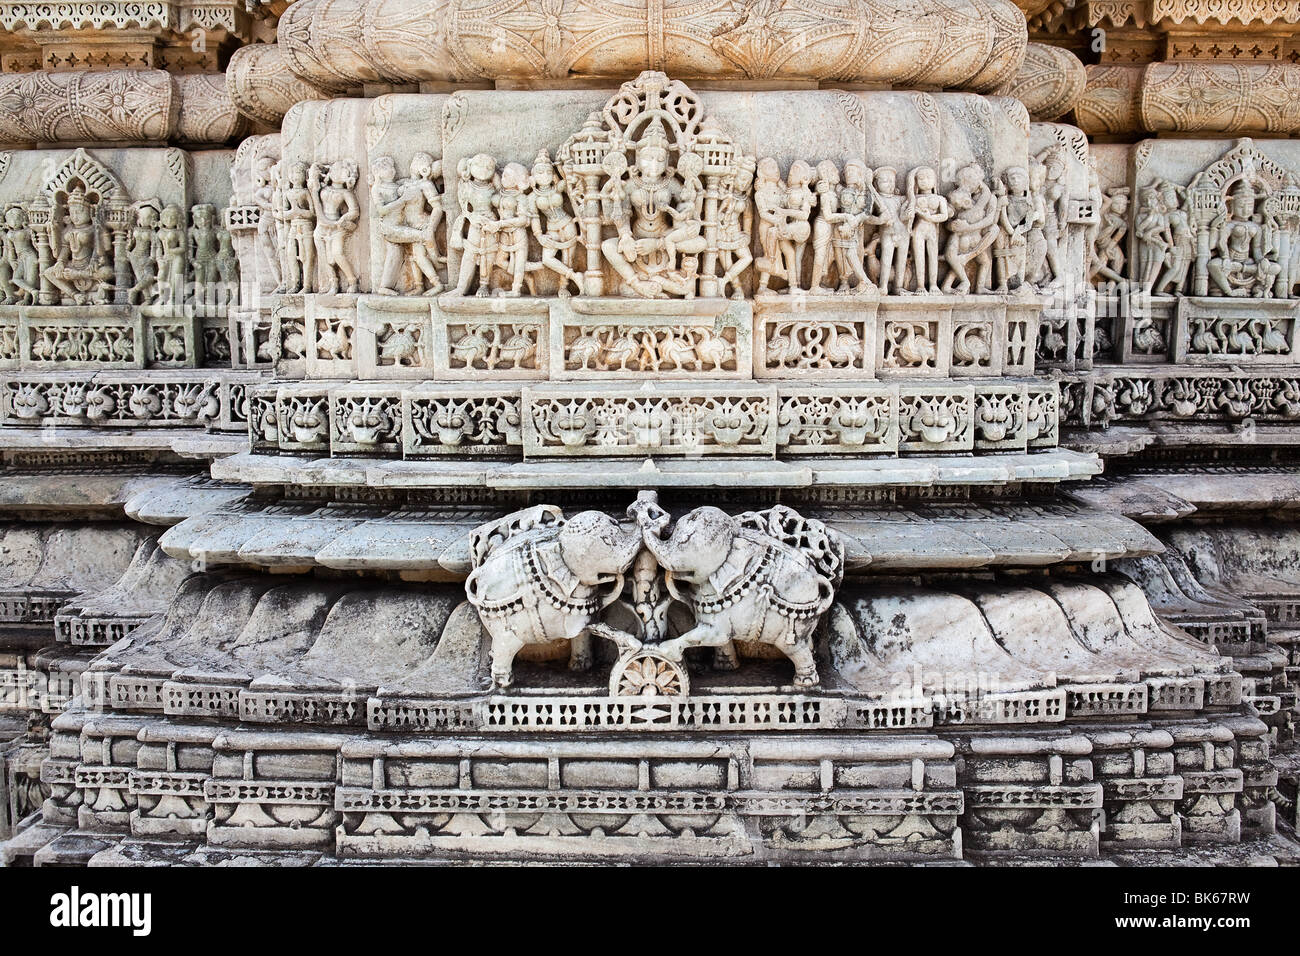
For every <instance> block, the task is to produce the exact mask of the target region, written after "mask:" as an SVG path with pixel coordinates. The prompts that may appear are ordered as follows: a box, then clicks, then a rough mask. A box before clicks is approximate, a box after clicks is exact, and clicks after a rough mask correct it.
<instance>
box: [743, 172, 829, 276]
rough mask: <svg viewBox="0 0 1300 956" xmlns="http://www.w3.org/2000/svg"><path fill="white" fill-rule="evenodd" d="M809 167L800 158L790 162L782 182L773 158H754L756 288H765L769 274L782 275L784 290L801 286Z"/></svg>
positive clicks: (811, 201)
mask: <svg viewBox="0 0 1300 956" xmlns="http://www.w3.org/2000/svg"><path fill="white" fill-rule="evenodd" d="M812 179H813V170H812V167H811V166H809V165H808V164H807V163H805V162H804V161H803V160H801V159H796V160H795V161H794V162H793V163H791V164H790V173H789V175H788V177H787V181H786V182H784V183H783V182H781V172H780V167H779V166H777V163H776V160H775V159H773V158H771V157H770V156H769V157H765V158H763V159H761V160H759V162H758V168H757V174H756V179H755V182H754V209H755V212H756V214H757V216H758V244H759V250H760V252H761V255H760V257H759V260H758V263H757V266H758V289H757V291H758V292H766V291H768V283H769V282H770V281H771V277H772V276H773V275H775V276H777V277H778V278H781V279H784V280H785V283H786V289H785V291H786V292H795V291H800V290H802V288H803V287H802V285H801V284H800V276H799V273H800V269H801V266H802V263H803V256H804V248H805V246H806V245H807V242H808V239H809V237H810V236H811V234H812V226H811V224H810V223H809V221H808V219H809V217H810V216H811V215H812V209H813V205H814V203H815V202H816V197H815V196H814V195H813V191H812V189H811V188H810V186H809V184H810V183H811V182H812Z"/></svg>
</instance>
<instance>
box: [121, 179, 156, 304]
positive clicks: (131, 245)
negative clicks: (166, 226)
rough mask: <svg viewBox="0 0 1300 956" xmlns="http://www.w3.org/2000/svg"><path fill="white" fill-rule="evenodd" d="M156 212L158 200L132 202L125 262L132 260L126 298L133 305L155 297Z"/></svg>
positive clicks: (151, 300)
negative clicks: (132, 222) (131, 218)
mask: <svg viewBox="0 0 1300 956" xmlns="http://www.w3.org/2000/svg"><path fill="white" fill-rule="evenodd" d="M158 213H159V209H158V202H157V200H147V201H145V202H139V203H136V204H135V224H134V225H133V226H132V227H131V234H130V237H129V238H128V240H127V247H126V258H127V262H129V263H130V264H131V288H130V290H129V291H128V293H127V301H128V302H130V303H131V304H132V305H148V304H150V303H152V302H154V301H155V299H156V298H157V297H158V263H159V260H161V259H162V254H161V248H160V246H159V242H158Z"/></svg>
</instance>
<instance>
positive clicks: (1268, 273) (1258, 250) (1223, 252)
mask: <svg viewBox="0 0 1300 956" xmlns="http://www.w3.org/2000/svg"><path fill="white" fill-rule="evenodd" d="M1225 205H1226V207H1227V208H1226V209H1225V210H1224V212H1223V213H1221V214H1220V215H1219V216H1218V217H1217V218H1216V219H1215V220H1214V221H1213V222H1212V223H1211V224H1210V226H1209V229H1210V240H1211V248H1212V250H1213V252H1214V255H1213V256H1212V258H1211V259H1210V262H1209V267H1208V271H1209V274H1210V278H1211V279H1212V280H1214V285H1215V286H1216V287H1217V288H1218V290H1219V292H1220V293H1221V294H1222V295H1227V296H1236V297H1243V296H1255V297H1257V298H1263V297H1265V296H1267V295H1269V293H1270V291H1271V289H1272V288H1273V280H1274V279H1276V278H1277V276H1278V274H1279V273H1280V272H1281V271H1282V267H1281V265H1279V264H1278V263H1277V262H1274V261H1272V260H1271V259H1270V255H1271V254H1272V251H1273V250H1272V242H1271V237H1270V235H1269V228H1268V224H1267V223H1266V222H1265V221H1264V220H1263V217H1261V216H1259V215H1258V214H1257V213H1256V205H1257V200H1256V196H1255V187H1254V185H1253V184H1252V183H1251V182H1249V181H1248V180H1247V179H1244V178H1243V179H1239V180H1238V181H1237V183H1236V185H1234V186H1233V187H1232V190H1231V192H1230V193H1229V194H1228V197H1227V202H1226V204H1225Z"/></svg>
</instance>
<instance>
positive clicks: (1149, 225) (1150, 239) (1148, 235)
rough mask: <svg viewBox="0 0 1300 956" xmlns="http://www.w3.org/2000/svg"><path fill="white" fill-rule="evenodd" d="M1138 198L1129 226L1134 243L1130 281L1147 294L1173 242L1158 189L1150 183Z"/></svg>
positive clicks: (1157, 276) (1158, 274) (1153, 287)
mask: <svg viewBox="0 0 1300 956" xmlns="http://www.w3.org/2000/svg"><path fill="white" fill-rule="evenodd" d="M1141 196H1142V202H1141V205H1140V206H1139V211H1138V215H1137V218H1136V220H1135V221H1134V223H1133V235H1134V237H1136V239H1137V241H1138V260H1137V271H1136V274H1135V275H1134V276H1133V280H1134V281H1135V282H1137V283H1138V284H1139V285H1140V286H1141V287H1142V289H1143V290H1144V291H1145V292H1147V293H1150V292H1151V291H1152V290H1154V289H1155V285H1156V280H1157V279H1158V278H1159V277H1160V271H1161V270H1162V269H1163V268H1164V265H1165V260H1166V257H1167V256H1168V253H1169V247H1170V246H1171V245H1172V243H1173V240H1172V237H1171V235H1170V232H1169V219H1168V216H1167V215H1166V214H1165V209H1164V197H1163V196H1161V194H1160V190H1159V188H1158V187H1157V186H1156V185H1154V184H1153V185H1150V186H1146V187H1145V188H1144V189H1143V190H1142V192H1141Z"/></svg>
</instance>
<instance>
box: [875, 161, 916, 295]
mask: <svg viewBox="0 0 1300 956" xmlns="http://www.w3.org/2000/svg"><path fill="white" fill-rule="evenodd" d="M872 200H873V205H872V212H871V215H870V216H868V217H867V219H866V223H867V225H870V226H875V227H876V233H875V236H874V237H873V238H872V239H871V240H870V241H869V242H868V243H867V248H866V250H864V251H866V252H867V254H868V255H869V257H870V262H871V263H872V264H873V269H872V270H870V271H869V272H868V275H872V276H874V277H875V281H876V285H877V286H879V287H880V291H881V292H883V293H885V294H886V295H888V294H889V293H890V292H893V293H899V292H902V291H903V283H904V279H905V278H906V276H907V253H908V246H909V244H910V242H911V236H910V233H909V231H908V226H907V222H906V221H905V220H904V219H903V207H904V206H905V205H906V203H907V199H906V197H905V196H903V195H902V194H901V193H900V192H899V191H898V170H896V169H894V167H892V166H881V167H880V168H879V169H877V170H876V175H875V189H874V190H873V196H872Z"/></svg>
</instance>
